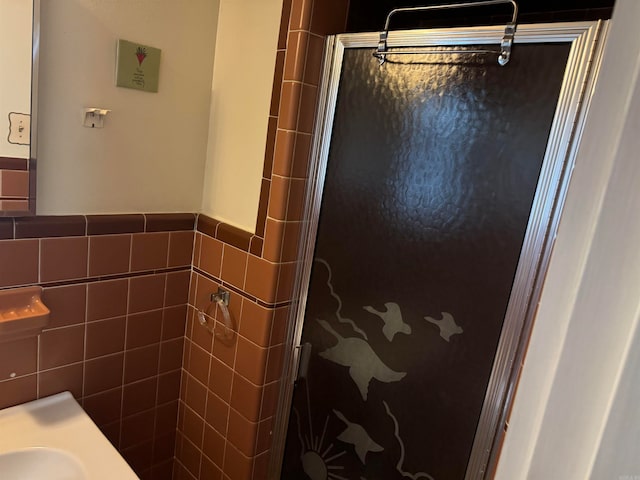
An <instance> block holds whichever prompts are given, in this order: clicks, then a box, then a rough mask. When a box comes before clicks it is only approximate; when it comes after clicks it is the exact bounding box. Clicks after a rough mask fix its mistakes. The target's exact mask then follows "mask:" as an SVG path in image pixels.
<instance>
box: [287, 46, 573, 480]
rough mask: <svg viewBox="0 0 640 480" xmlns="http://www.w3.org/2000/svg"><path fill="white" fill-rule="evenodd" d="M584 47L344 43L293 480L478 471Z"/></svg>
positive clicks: (440, 477) (297, 408)
mask: <svg viewBox="0 0 640 480" xmlns="http://www.w3.org/2000/svg"><path fill="white" fill-rule="evenodd" d="M568 54H569V45H568V44H537V45H535V44H527V45H519V46H517V49H516V51H515V54H514V56H513V57H512V60H511V62H510V63H509V64H508V66H506V67H500V66H498V65H497V64H496V63H495V58H490V59H489V58H486V57H485V58H483V57H479V56H471V55H469V56H460V55H455V56H454V55H451V56H445V55H441V56H437V57H435V56H432V57H427V56H421V57H404V58H403V57H396V58H395V59H394V62H387V63H386V64H385V65H384V66H382V67H380V66H379V65H378V63H377V61H376V59H375V58H372V56H371V49H347V50H345V52H344V61H343V67H342V73H341V79H340V86H339V91H338V100H337V104H336V110H335V117H334V121H333V131H332V136H331V144H330V152H329V159H328V163H327V171H326V178H325V183H324V192H323V196H322V205H321V214H320V219H319V224H318V235H317V241H316V247H315V254H314V260H313V270H312V274H311V280H310V284H309V290H308V297H307V304H306V311H305V324H304V331H303V338H302V342H309V343H310V344H311V345H312V354H311V358H310V362H309V368H308V374H307V378H306V379H305V380H299V381H298V383H297V386H296V391H295V395H294V399H293V407H292V411H291V415H290V421H289V427H288V436H287V444H286V452H285V455H284V464H283V469H282V478H283V479H296V480H299V479H306V478H309V479H312V480H321V479H338V480H339V479H350V480H351V479H355V480H391V479H406V478H408V479H435V480H458V479H463V478H464V476H465V470H466V466H467V462H468V460H469V455H470V452H471V447H472V444H473V440H474V435H475V432H476V428H477V426H478V419H479V415H480V412H481V409H482V405H483V401H484V395H485V392H486V389H487V384H488V381H489V377H490V374H491V368H492V363H493V360H494V356H495V353H496V348H497V344H498V340H499V336H500V332H501V328H502V325H503V320H504V316H505V311H506V309H507V303H508V301H509V295H510V292H511V289H512V284H513V280H514V274H515V271H516V266H517V263H518V259H519V255H520V250H521V247H522V242H523V238H524V234H525V230H526V227H527V222H528V218H529V213H530V210H531V207H532V202H533V198H534V193H535V190H536V183H537V181H538V176H539V173H540V169H541V165H542V161H543V157H544V153H545V147H546V144H547V139H548V136H549V131H550V127H551V122H552V119H553V115H554V110H555V108H556V103H557V101H558V97H559V93H560V89H561V84H562V78H563V74H564V70H565V66H566V63H567V58H568Z"/></svg>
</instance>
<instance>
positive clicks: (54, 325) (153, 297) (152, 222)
mask: <svg viewBox="0 0 640 480" xmlns="http://www.w3.org/2000/svg"><path fill="white" fill-rule="evenodd" d="M194 221H195V215H193V214H167V215H109V216H86V217H85V216H61V217H31V218H24V219H20V218H17V219H15V220H14V219H0V288H10V287H16V286H24V285H41V286H42V287H43V288H44V295H43V301H44V303H45V304H46V305H47V306H48V307H49V308H50V310H51V318H50V324H49V325H48V327H47V329H46V330H44V331H43V332H42V334H41V335H40V336H39V337H31V338H25V339H21V340H14V341H10V342H3V343H0V408H1V407H7V406H10V405H15V404H17V403H22V402H25V401H30V400H34V399H36V398H41V397H45V396H47V395H51V394H54V393H58V392H61V391H64V390H69V391H71V392H72V394H73V395H74V397H75V398H76V399H77V400H78V401H79V402H80V403H81V404H82V405H83V407H84V409H85V410H86V411H87V412H88V414H89V415H90V416H91V417H92V418H93V420H94V421H95V422H96V423H97V425H98V426H99V427H100V428H101V429H102V431H103V432H104V433H105V435H106V436H107V437H108V438H109V439H110V440H111V442H112V443H113V444H114V445H115V446H116V447H117V448H118V449H119V450H120V452H121V453H122V455H123V456H124V457H125V459H126V460H127V461H128V462H129V463H130V464H131V465H132V467H133V468H134V470H135V471H136V472H137V473H138V475H140V477H141V478H143V479H170V478H171V476H172V470H173V457H174V446H175V438H176V423H177V413H178V398H179V392H180V380H181V367H182V356H183V345H184V341H185V339H184V332H185V323H186V314H187V311H188V310H187V298H188V292H189V281H190V267H191V261H192V251H193V239H194V232H193V226H194ZM0 341H1V339H0Z"/></svg>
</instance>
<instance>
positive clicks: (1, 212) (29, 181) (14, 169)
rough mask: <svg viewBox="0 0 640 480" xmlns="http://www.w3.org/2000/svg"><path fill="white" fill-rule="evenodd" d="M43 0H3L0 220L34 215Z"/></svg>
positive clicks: (0, 18)
mask: <svg viewBox="0 0 640 480" xmlns="http://www.w3.org/2000/svg"><path fill="white" fill-rule="evenodd" d="M39 27H40V0H0V72H2V74H0V216H25V215H34V214H35V185H36V183H35V181H36V178H35V166H36V160H35V159H36V148H35V145H36V106H37V86H38V68H37V66H38V53H39Z"/></svg>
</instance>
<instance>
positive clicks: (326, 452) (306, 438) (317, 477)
mask: <svg viewBox="0 0 640 480" xmlns="http://www.w3.org/2000/svg"><path fill="white" fill-rule="evenodd" d="M307 406H308V403H307ZM293 412H294V413H295V416H296V422H297V424H298V439H299V440H300V446H301V447H302V453H301V454H300V461H301V462H302V469H303V470H304V473H305V474H306V475H307V477H309V478H310V479H311V480H329V479H331V480H348V479H347V478H346V477H343V476H341V475H338V474H337V473H334V472H335V471H336V470H337V471H340V470H344V466H342V465H337V464H336V461H337V460H338V459H339V458H340V457H342V456H343V455H344V454H345V453H346V452H345V451H344V450H342V451H339V452H337V453H333V443H330V444H329V445H325V434H326V432H327V424H328V423H329V416H327V418H326V419H325V421H324V427H323V429H322V435H320V437H318V436H315V437H314V435H313V425H312V424H311V416H309V432H308V433H306V434H304V435H303V434H302V426H301V424H300V414H299V413H298V410H297V409H295V408H294V409H293Z"/></svg>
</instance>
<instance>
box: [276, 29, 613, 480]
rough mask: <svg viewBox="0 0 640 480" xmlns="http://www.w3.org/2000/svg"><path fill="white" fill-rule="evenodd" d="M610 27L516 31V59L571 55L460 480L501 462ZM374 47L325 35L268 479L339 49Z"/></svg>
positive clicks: (284, 412) (282, 420) (313, 228)
mask: <svg viewBox="0 0 640 480" xmlns="http://www.w3.org/2000/svg"><path fill="white" fill-rule="evenodd" d="M607 29H608V22H602V21H600V22H576V23H555V24H534V25H519V26H518V31H517V34H516V36H515V41H514V43H515V45H516V47H515V48H514V52H513V55H517V54H518V53H517V45H518V44H527V43H529V44H530V43H569V44H571V49H570V52H569V57H568V60H567V65H566V69H565V73H564V78H563V81H562V87H561V90H560V95H559V98H558V103H557V106H556V110H555V113H554V117H553V121H552V124H551V130H550V133H549V138H548V141H547V147H546V151H545V156H544V160H543V163H542V168H541V171H540V175H539V177H538V183H537V187H536V193H535V196H534V201H533V205H532V208H531V212H530V215H529V220H528V224H527V229H526V234H525V238H524V242H523V244H522V249H521V253H520V259H519V261H518V266H517V269H516V274H515V277H514V282H513V288H512V291H511V295H510V297H509V302H508V306H507V312H506V314H505V318H504V323H503V327H502V331H501V334H500V339H499V343H498V347H497V350H496V355H495V357H494V363H493V367H492V371H491V376H490V378H489V384H488V387H487V391H486V393H485V397H484V401H483V405H482V411H481V413H480V418H479V422H478V427H477V429H476V434H475V438H474V441H473V447H472V450H471V455H470V458H469V462H468V464H467V470H466V475H465V480H480V479H485V478H488V477H487V475H488V474H489V473H490V472H493V470H494V469H495V465H496V463H497V460H498V454H499V447H500V444H501V442H502V440H503V439H504V432H505V431H506V425H507V423H506V422H507V418H508V414H509V411H510V407H511V406H512V404H513V399H514V394H515V389H516V385H517V380H518V376H519V373H520V370H521V367H522V362H523V359H524V353H525V350H526V346H527V344H528V341H529V337H530V334H531V328H532V325H533V320H534V317H535V311H536V306H537V304H538V301H539V298H540V294H541V290H542V286H543V283H544V276H545V273H546V270H547V267H548V264H549V260H550V257H551V252H552V248H553V243H554V240H555V236H556V232H557V229H558V224H559V221H560V216H561V213H562V206H563V205H564V200H565V197H566V193H567V189H568V185H569V180H570V177H571V171H572V170H573V166H574V162H575V158H576V154H577V149H578V145H579V143H580V138H581V135H582V131H583V128H584V123H585V120H586V116H587V114H588V110H589V104H590V100H591V97H592V94H593V89H594V87H595V80H596V78H597V73H598V70H599V67H600V62H601V57H602V51H603V47H604V43H605V42H604V39H605V38H606V33H607ZM503 33H504V28H503V27H500V26H496V27H470V28H455V29H434V30H407V31H393V32H389V37H388V40H387V41H388V45H389V47H391V48H394V47H395V48H400V47H423V46H424V47H446V46H460V45H486V44H494V43H500V41H501V38H502V35H503ZM378 41H379V34H378V33H376V32H372V33H354V34H341V35H336V36H330V37H328V39H327V44H326V46H325V56H324V67H323V73H322V81H321V86H322V87H321V91H320V99H319V104H318V105H319V106H318V112H317V115H316V125H315V130H314V140H313V146H312V154H311V155H312V157H311V165H310V167H309V172H308V173H309V180H308V184H307V192H306V199H305V210H304V217H303V228H302V233H301V241H300V248H299V251H298V257H297V259H298V267H297V272H296V281H295V287H294V296H293V304H292V307H291V313H290V318H289V323H288V325H289V326H288V332H287V343H286V349H285V357H284V367H283V375H282V385H281V389H280V401H279V406H278V411H277V414H276V419H275V420H276V421H275V425H274V428H273V443H272V447H271V462H270V468H269V478H270V479H272V480H275V479H278V478H280V472H281V468H282V461H283V455H284V448H285V442H286V435H287V425H288V422H289V414H290V409H291V403H292V399H293V393H294V379H295V376H296V374H297V368H298V363H299V360H300V349H299V347H298V345H299V344H300V341H301V338H302V330H303V326H304V316H305V309H306V301H307V294H308V286H309V280H310V278H311V267H312V263H313V255H314V249H315V241H316V235H317V230H318V222H319V216H320V208H321V203H322V194H323V189H324V180H325V174H326V167H327V162H328V157H329V147H330V142H331V135H332V129H333V120H334V114H335V107H336V101H337V97H338V89H339V82H340V76H341V71H342V61H343V56H344V51H345V49H350V48H371V50H372V52H373V51H375V49H376V47H377V45H378ZM381 68H384V66H382V67H381ZM506 68H508V67H506Z"/></svg>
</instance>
